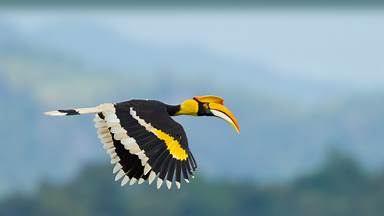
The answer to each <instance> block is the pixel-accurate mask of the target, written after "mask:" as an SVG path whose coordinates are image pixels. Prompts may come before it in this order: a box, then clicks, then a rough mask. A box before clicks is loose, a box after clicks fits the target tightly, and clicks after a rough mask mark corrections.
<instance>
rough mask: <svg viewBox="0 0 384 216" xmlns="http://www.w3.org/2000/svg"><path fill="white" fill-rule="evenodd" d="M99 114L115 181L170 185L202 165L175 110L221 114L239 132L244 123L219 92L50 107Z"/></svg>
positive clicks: (59, 112) (68, 112)
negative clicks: (172, 99) (173, 101)
mask: <svg viewBox="0 0 384 216" xmlns="http://www.w3.org/2000/svg"><path fill="white" fill-rule="evenodd" d="M92 113H94V114H95V118H94V121H95V127H96V128H97V133H98V137H99V138H100V140H101V142H102V143H103V144H104V148H105V149H106V150H107V152H108V154H109V155H110V156H111V164H115V166H114V168H113V174H116V177H115V181H118V180H120V179H122V181H121V185H122V186H123V185H125V184H127V183H128V182H129V185H133V184H135V183H136V182H138V184H141V183H143V182H144V181H145V180H148V182H149V184H151V183H152V182H153V180H154V179H155V178H156V177H158V179H157V188H160V187H161V185H162V184H163V182H164V180H165V181H166V184H167V187H168V189H170V188H171V186H172V182H175V184H176V186H177V188H180V182H181V178H184V180H185V181H186V182H189V178H190V177H192V178H193V177H194V176H193V171H195V169H196V167H197V165H196V161H195V159H194V157H193V155H192V152H191V151H190V150H189V148H188V140H187V136H186V134H185V131H184V129H183V127H182V126H181V125H180V124H179V123H177V122H176V121H174V120H173V119H172V118H171V116H177V115H192V116H216V117H219V118H222V119H224V120H225V121H227V122H229V123H230V124H231V125H232V126H233V127H234V128H235V129H236V131H237V132H238V133H239V132H240V127H239V125H238V123H237V120H236V118H235V117H234V116H233V114H232V113H231V111H229V109H228V108H226V107H225V106H224V100H223V99H222V98H220V97H217V96H210V95H208V96H196V97H193V98H192V99H188V100H186V101H184V102H183V103H181V104H180V105H168V104H165V103H162V102H160V101H156V100H130V101H126V102H121V103H105V104H101V105H99V106H96V107H91V108H79V109H67V110H57V111H52V112H46V113H45V114H46V115H50V116H67V115H81V114H92Z"/></svg>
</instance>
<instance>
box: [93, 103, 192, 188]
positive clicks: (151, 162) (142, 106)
mask: <svg viewBox="0 0 384 216" xmlns="http://www.w3.org/2000/svg"><path fill="white" fill-rule="evenodd" d="M100 107H101V110H102V113H101V114H99V115H98V116H97V117H99V118H100V119H101V120H103V121H104V122H105V124H104V126H103V127H99V134H100V133H101V134H103V133H104V134H105V135H104V136H102V135H99V137H101V139H102V140H103V139H104V140H103V142H105V143H107V144H104V145H105V146H107V148H108V147H110V148H109V150H108V153H110V155H111V157H112V162H116V166H115V168H114V172H117V175H116V179H120V178H123V181H122V185H123V184H126V183H127V182H128V181H130V184H132V181H133V183H135V182H136V180H138V181H139V183H142V182H143V181H145V180H148V182H149V183H150V184H151V183H152V182H153V180H154V179H155V178H156V177H157V178H158V179H157V188H160V187H161V185H162V184H163V182H164V181H166V184H167V187H168V188H171V185H172V183H173V182H175V184H176V186H177V187H178V188H180V183H181V178H184V179H185V181H186V182H189V177H190V176H193V174H192V172H193V171H194V170H195V169H196V162H195V160H194V158H193V155H192V153H191V151H190V150H189V148H188V140H187V136H186V134H185V131H184V129H183V127H182V126H181V125H180V124H178V123H177V122H175V121H174V120H173V119H172V118H171V117H170V116H169V114H168V113H167V111H166V108H165V106H164V104H162V103H161V102H158V101H145V100H133V101H128V102H124V103H118V104H105V105H102V106H100ZM97 117H96V118H97ZM96 124H98V123H96ZM99 125H100V126H101V125H102V124H100V123H99ZM108 135H109V136H108Z"/></svg>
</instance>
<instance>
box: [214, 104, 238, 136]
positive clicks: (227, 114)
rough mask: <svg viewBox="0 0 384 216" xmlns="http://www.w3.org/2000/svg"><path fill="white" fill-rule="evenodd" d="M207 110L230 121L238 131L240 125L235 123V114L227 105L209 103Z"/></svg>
mask: <svg viewBox="0 0 384 216" xmlns="http://www.w3.org/2000/svg"><path fill="white" fill-rule="evenodd" d="M209 110H210V111H211V112H212V114H213V115H214V116H217V117H219V118H222V119H224V120H225V121H227V122H228V123H230V124H231V125H232V126H233V127H234V128H235V130H236V132H237V133H240V126H239V124H238V123H237V120H236V118H235V116H234V115H233V114H232V112H231V111H230V110H229V109H228V108H227V107H225V106H224V105H221V104H218V103H209Z"/></svg>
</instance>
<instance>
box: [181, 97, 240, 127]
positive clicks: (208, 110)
mask: <svg viewBox="0 0 384 216" xmlns="http://www.w3.org/2000/svg"><path fill="white" fill-rule="evenodd" d="M175 115H193V116H216V117H219V118H221V119H224V120H225V121H227V122H228V123H230V124H231V125H232V126H233V127H234V128H235V129H236V131H237V133H240V126H239V124H238V123H237V120H236V118H235V116H234V115H233V114H232V112H231V111H230V110H229V109H228V108H227V107H225V106H224V100H223V99H222V98H220V97H218V96H212V95H206V96H196V97H193V98H192V99H188V100H186V101H184V102H183V103H181V104H180V107H179V110H178V111H177V112H176V113H175Z"/></svg>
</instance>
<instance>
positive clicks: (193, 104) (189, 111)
mask: <svg viewBox="0 0 384 216" xmlns="http://www.w3.org/2000/svg"><path fill="white" fill-rule="evenodd" d="M198 111H199V104H198V103H197V101H195V100H193V99H188V100H186V101H184V102H183V103H182V104H180V110H179V111H178V112H177V113H176V115H193V116H196V115H197V112H198Z"/></svg>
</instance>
